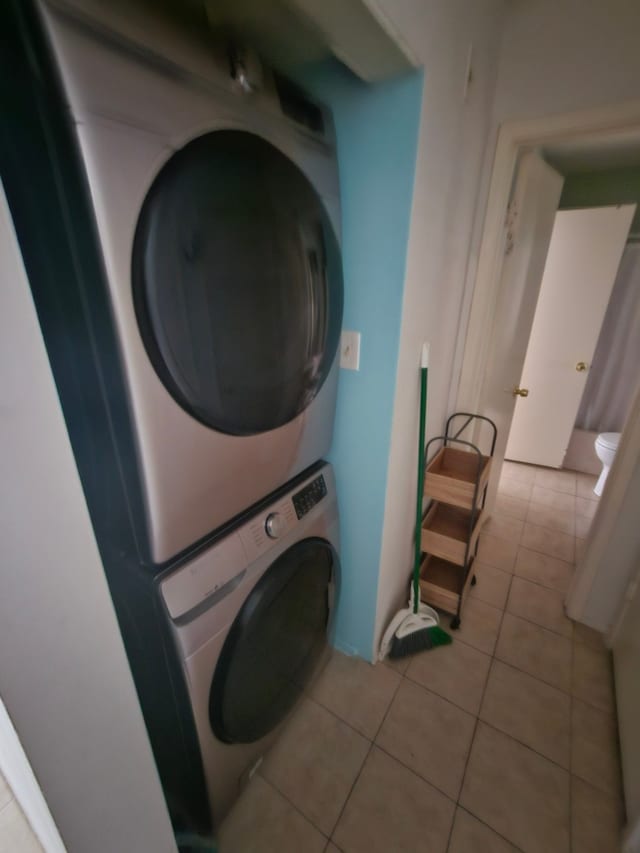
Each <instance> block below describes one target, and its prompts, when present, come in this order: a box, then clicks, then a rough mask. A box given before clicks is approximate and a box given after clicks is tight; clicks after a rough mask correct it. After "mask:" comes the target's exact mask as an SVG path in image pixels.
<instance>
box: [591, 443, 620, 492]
mask: <svg viewBox="0 0 640 853" xmlns="http://www.w3.org/2000/svg"><path fill="white" fill-rule="evenodd" d="M620 435H621V433H619V432H601V433H600V435H599V436H598V437H597V438H596V441H595V448H596V454H597V456H598V459H599V460H600V461H601V462H602V472H601V474H600V476H599V477H598V482H597V483H596V484H595V486H594V489H593V491H594V493H595V494H596V495H597V496H598V497H600V495H601V494H602V490H603V489H604V484H605V483H606V482H607V476H608V475H609V468H611V465H612V463H613V457H614V456H615V455H616V450H617V449H618V443H619V441H620Z"/></svg>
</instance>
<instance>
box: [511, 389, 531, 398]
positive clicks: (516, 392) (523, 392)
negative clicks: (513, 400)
mask: <svg viewBox="0 0 640 853" xmlns="http://www.w3.org/2000/svg"><path fill="white" fill-rule="evenodd" d="M511 393H512V394H513V396H514V397H528V396H529V389H528V388H514V389H513V391H512V392H511Z"/></svg>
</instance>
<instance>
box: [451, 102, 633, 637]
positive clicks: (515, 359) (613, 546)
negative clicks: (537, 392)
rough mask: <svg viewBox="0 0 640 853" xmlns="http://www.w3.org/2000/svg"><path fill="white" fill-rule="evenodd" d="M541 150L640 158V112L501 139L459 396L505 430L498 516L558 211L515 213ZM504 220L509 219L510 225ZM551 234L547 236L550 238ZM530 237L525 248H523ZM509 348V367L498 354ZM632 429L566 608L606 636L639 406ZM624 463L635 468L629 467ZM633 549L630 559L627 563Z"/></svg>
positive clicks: (540, 126) (582, 117)
mask: <svg viewBox="0 0 640 853" xmlns="http://www.w3.org/2000/svg"><path fill="white" fill-rule="evenodd" d="M536 149H537V150H540V149H542V150H543V151H553V152H554V156H558V155H559V154H560V155H563V154H567V153H569V154H571V153H573V154H574V155H575V154H576V153H580V152H582V153H583V154H585V156H594V157H601V158H602V157H609V158H615V157H616V156H622V155H626V154H628V153H629V152H630V151H632V150H635V151H636V152H637V151H639V150H640V103H633V104H630V105H626V106H621V107H619V108H616V109H607V110H604V111H590V112H587V113H580V114H572V115H567V116H561V117H554V118H552V119H543V120H540V121H530V122H514V123H507V124H505V125H504V126H503V127H502V128H501V130H500V134H499V138H498V144H497V148H496V158H495V161H494V169H493V174H492V180H491V186H490V195H489V202H488V207H487V214H486V218H485V221H484V228H483V238H482V244H481V249H480V255H479V262H478V269H477V275H476V279H475V287H474V293H473V301H472V307H471V314H470V318H469V326H468V332H467V337H466V341H465V349H464V356H463V366H462V372H461V381H460V386H459V395H458V408H462V409H465V408H466V409H467V410H470V411H479V412H483V413H489V412H490V413H491V415H490V416H492V417H494V419H496V420H498V422H499V425H500V429H501V435H502V442H501V446H499V447H498V459H499V464H498V465H497V466H496V471H495V472H494V476H493V480H492V483H491V487H490V492H489V496H488V499H489V507H492V506H493V505H494V504H495V496H496V492H497V484H498V478H499V474H500V467H501V466H500V462H501V461H502V460H503V459H504V454H505V450H506V436H507V435H508V432H509V427H510V425H511V420H512V418H513V410H514V400H513V397H512V394H513V391H514V390H515V388H517V387H518V380H519V379H520V377H521V373H522V368H523V364H524V358H525V354H526V344H525V345H524V346H523V345H522V339H523V338H524V339H525V341H526V342H528V339H529V336H530V332H531V326H532V323H533V315H534V312H535V304H536V301H537V289H536V288H537V287H538V286H539V282H540V276H538V279H537V282H536V281H535V279H536V277H535V275H531V274H530V268H531V265H532V263H533V264H534V265H535V263H536V262H537V263H538V264H540V263H541V261H540V256H542V265H543V264H544V259H545V258H546V249H547V248H548V240H549V239H550V234H551V228H552V222H551V223H550V221H549V211H548V210H547V211H546V213H545V211H544V209H543V208H542V207H541V206H540V205H538V207H537V209H536V206H535V205H533V208H534V209H533V212H532V209H531V205H529V209H525V207H522V208H521V209H520V210H518V209H516V210H515V211H514V210H513V201H514V198H516V199H517V197H518V194H519V193H520V196H521V199H529V195H528V194H527V192H526V188H525V191H523V189H522V187H521V186H519V181H516V180H515V178H516V177H517V176H521V174H522V172H523V170H524V167H525V165H526V163H525V160H526V157H527V155H528V154H530V153H531V152H533V151H535V150H536ZM539 177H540V176H539V175H538V176H536V175H532V176H530V181H529V190H531V187H532V186H533V187H535V186H538V184H539ZM529 200H530V199H529ZM505 211H508V212H507V216H506V217H505ZM554 212H555V207H554ZM545 217H546V218H545ZM505 220H506V227H505ZM532 223H533V224H532ZM536 228H537V231H536ZM545 228H547V229H548V236H547V237H546V238H545V235H544V233H543V232H544V230H545ZM523 229H524V233H525V239H524V240H522V239H521V238H522V235H523ZM532 235H533V236H532ZM519 240H520V243H519ZM545 240H546V242H545ZM518 247H520V255H521V257H520V263H521V264H522V270H521V281H520V285H521V286H520V291H519V295H518V296H517V298H515V299H514V298H513V292H510V293H508V294H507V295H505V292H504V273H505V268H506V267H508V266H511V267H513V266H514V263H516V261H515V260H514V258H515V257H517V255H518ZM527 254H528V257H527ZM536 259H537V261H536ZM527 273H529V274H527ZM518 329H520V335H519V340H520V346H519V349H518V348H516V351H515V352H514V351H512V350H509V349H508V341H507V336H508V335H512V336H513V335H514V331H517V330H518ZM516 336H517V335H516ZM501 346H502V347H503V352H502V357H500V352H499V350H500V347H501ZM505 352H508V357H505ZM630 425H632V426H633V429H627V430H626V432H627V433H628V436H627V435H625V438H624V439H623V442H622V443H621V445H620V448H619V451H618V454H617V457H616V459H617V464H614V466H613V468H612V475H611V477H610V482H609V488H608V489H607V493H606V497H605V501H604V502H603V504H602V505H601V507H600V511H599V512H598V514H597V519H596V521H595V522H594V525H593V528H592V531H591V534H590V536H589V538H588V539H587V546H586V548H585V552H584V556H583V558H582V559H581V560H580V561H579V567H578V570H577V571H576V575H575V579H574V583H573V585H572V589H571V591H570V593H569V596H568V597H567V608H568V612H569V615H570V616H572V618H574V619H577V620H579V621H585V622H587V623H588V624H591V625H592V627H595V628H597V629H598V630H600V631H603V632H605V633H606V632H608V631H609V630H610V629H611V627H612V625H613V624H614V622H615V618H616V614H617V612H618V611H619V609H620V605H621V601H622V598H623V591H624V590H625V589H626V586H625V585H626V582H627V577H628V573H629V565H630V564H631V562H632V556H631V554H632V550H633V547H635V544H636V543H635V542H634V543H633V547H632V538H633V537H626V540H625V542H624V543H621V540H620V537H619V536H614V532H615V531H616V524H617V520H618V519H619V518H620V517H621V514H622V515H624V512H623V510H624V509H625V499H626V494H627V491H628V489H627V486H628V484H629V478H631V477H632V476H633V472H635V470H636V467H637V465H636V463H637V462H638V460H640V403H638V404H637V405H635V406H634V407H633V408H632V412H631V415H630V417H629V420H628V424H627V426H628V427H629V426H630ZM622 457H624V459H625V460H626V461H625V462H624V463H623V461H622ZM605 505H606V506H605ZM614 539H615V541H614ZM625 548H626V549H627V551H628V553H623V551H625ZM614 552H615V553H614ZM609 556H615V559H614V560H610V561H609V563H610V565H613V564H614V563H615V565H616V566H617V569H616V572H617V575H616V572H614V573H613V575H612V576H611V577H610V578H608V589H609V590H610V592H609V594H608V596H607V597H606V598H607V600H606V601H602V600H601V601H600V602H599V607H598V610H597V613H594V612H593V607H592V601H591V600H590V593H591V591H592V589H593V588H595V586H597V579H598V574H599V571H600V567H601V566H602V565H604V564H606V563H607V558H608V557H609Z"/></svg>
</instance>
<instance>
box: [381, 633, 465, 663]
mask: <svg viewBox="0 0 640 853" xmlns="http://www.w3.org/2000/svg"><path fill="white" fill-rule="evenodd" d="M451 642H452V640H451V636H450V635H449V634H447V632H446V631H443V630H442V628H440V627H439V626H438V625H432V626H431V627H430V628H421V629H420V630H419V631H414V632H413V633H411V634H407V635H406V636H404V637H396V636H394V638H393V640H392V642H391V648H390V649H389V657H390V658H404V657H408V655H414V654H417V653H418V652H425V651H428V650H429V649H435V648H437V647H438V646H448V645H449V643H451Z"/></svg>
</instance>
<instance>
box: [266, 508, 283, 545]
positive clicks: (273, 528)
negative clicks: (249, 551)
mask: <svg viewBox="0 0 640 853" xmlns="http://www.w3.org/2000/svg"><path fill="white" fill-rule="evenodd" d="M264 529H265V530H266V531H267V536H269V538H271V539H279V538H280V536H282V534H283V533H285V532H286V530H287V520H286V518H285V517H284V516H283V515H281V514H280V513H279V512H270V513H269V515H268V516H267V517H266V519H265V522H264Z"/></svg>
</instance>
